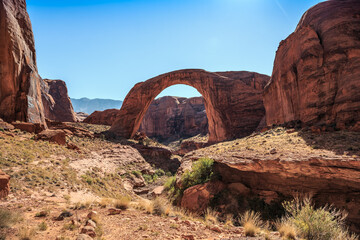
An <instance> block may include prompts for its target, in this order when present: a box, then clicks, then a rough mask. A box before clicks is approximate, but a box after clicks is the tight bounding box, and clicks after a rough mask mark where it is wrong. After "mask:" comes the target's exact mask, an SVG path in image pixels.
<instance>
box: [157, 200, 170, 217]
mask: <svg viewBox="0 0 360 240" xmlns="http://www.w3.org/2000/svg"><path fill="white" fill-rule="evenodd" d="M168 208H169V206H168V205H167V203H166V201H165V200H164V199H161V198H156V199H155V200H154V201H153V214H155V215H159V216H164V215H167V214H168Z"/></svg>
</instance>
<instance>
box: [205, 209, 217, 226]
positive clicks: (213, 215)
mask: <svg viewBox="0 0 360 240" xmlns="http://www.w3.org/2000/svg"><path fill="white" fill-rule="evenodd" d="M218 216H219V214H218V213H217V212H216V211H214V210H212V209H210V208H208V209H206V212H205V215H204V220H205V222H206V223H211V224H218Z"/></svg>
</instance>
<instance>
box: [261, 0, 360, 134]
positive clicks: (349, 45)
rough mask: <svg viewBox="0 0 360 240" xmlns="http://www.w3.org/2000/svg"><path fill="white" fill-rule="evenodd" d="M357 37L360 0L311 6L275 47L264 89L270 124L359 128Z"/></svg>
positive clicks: (359, 39) (359, 56)
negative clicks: (292, 31) (270, 69)
mask: <svg viewBox="0 0 360 240" xmlns="http://www.w3.org/2000/svg"><path fill="white" fill-rule="evenodd" d="M359 36H360V1H358V0H341V1H340V0H330V1H325V2H322V3H319V4H317V5H316V6H314V7H312V8H311V9H309V10H308V11H307V12H306V13H305V14H304V15H303V17H302V18H301V20H300V22H299V24H298V26H297V28H296V30H295V32H294V33H292V34H291V35H290V36H289V37H288V38H287V39H285V40H284V41H282V42H281V43H280V46H279V48H278V50H277V53H276V57H275V62H274V69H273V73H272V76H271V80H270V82H269V84H268V85H267V86H266V88H265V90H264V105H265V109H266V119H267V124H268V125H271V124H282V123H286V122H290V121H294V120H300V121H301V122H302V123H303V124H305V125H326V126H329V127H333V128H334V127H336V128H338V129H353V130H356V129H357V130H360V127H359V126H360V94H359V92H360V37H359ZM356 125H357V127H356ZM355 128H356V129H355Z"/></svg>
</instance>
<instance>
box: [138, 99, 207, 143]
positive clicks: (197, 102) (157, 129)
mask: <svg viewBox="0 0 360 240" xmlns="http://www.w3.org/2000/svg"><path fill="white" fill-rule="evenodd" d="M139 131H140V132H145V133H146V135H147V136H148V137H151V138H157V139H158V140H159V141H163V140H167V141H172V140H175V139H180V138H187V137H192V136H195V135H198V134H207V132H208V123H207V117H206V112H205V105H204V99H203V98H202V97H194V98H179V97H169V96H166V97H161V98H158V99H155V100H154V101H153V102H152V103H151V105H150V107H149V109H148V111H147V112H146V114H145V117H144V118H143V121H142V123H141V125H140V129H139Z"/></svg>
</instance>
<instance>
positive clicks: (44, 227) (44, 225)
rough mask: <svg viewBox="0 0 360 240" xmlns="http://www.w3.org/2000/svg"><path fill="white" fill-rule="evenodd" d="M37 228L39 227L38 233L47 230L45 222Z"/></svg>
mask: <svg viewBox="0 0 360 240" xmlns="http://www.w3.org/2000/svg"><path fill="white" fill-rule="evenodd" d="M38 227H39V230H40V231H46V230H47V229H48V226H47V224H46V222H45V221H43V222H41V223H40V224H39V225H38Z"/></svg>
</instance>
